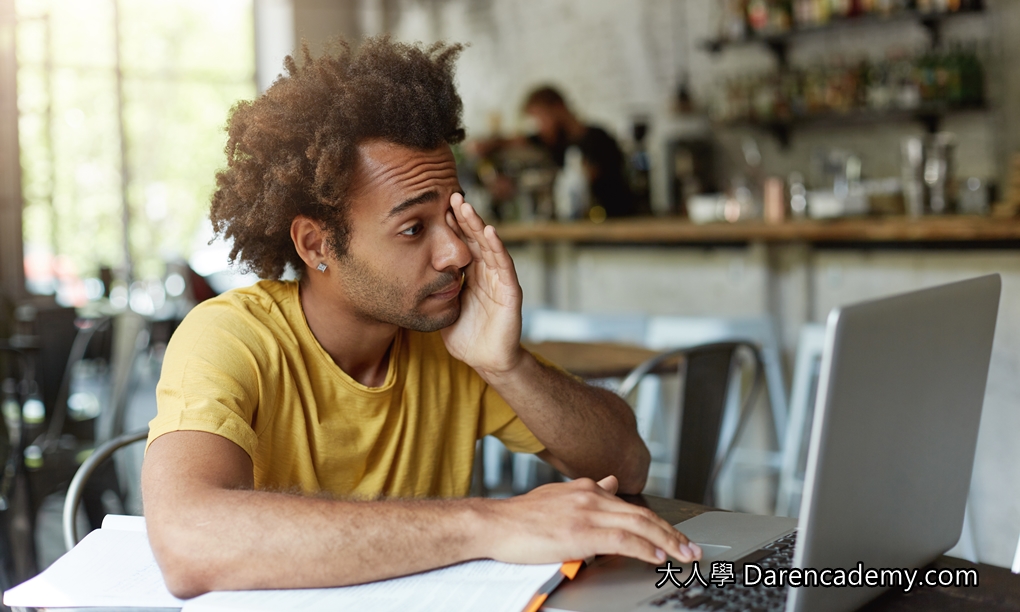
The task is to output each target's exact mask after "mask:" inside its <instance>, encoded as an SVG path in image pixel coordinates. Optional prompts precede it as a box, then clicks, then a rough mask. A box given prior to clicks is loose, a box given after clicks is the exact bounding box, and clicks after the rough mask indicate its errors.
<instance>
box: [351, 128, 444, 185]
mask: <svg viewBox="0 0 1020 612" xmlns="http://www.w3.org/2000/svg"><path fill="white" fill-rule="evenodd" d="M358 153H359V160H358V178H357V184H358V189H357V191H359V192H361V193H364V192H365V191H372V190H376V189H380V188H381V189H386V190H387V191H389V190H398V191H401V192H410V191H417V190H421V189H424V188H427V187H433V186H436V185H437V184H441V183H444V182H448V181H451V182H456V180H457V164H456V161H455V160H454V157H453V151H452V150H450V146H449V145H447V144H445V143H443V144H442V145H440V146H438V147H436V148H435V149H430V150H427V151H424V150H421V149H413V148H410V147H405V146H402V145H399V144H394V143H392V142H386V141H381V140H373V141H368V142H364V143H362V144H360V145H358Z"/></svg>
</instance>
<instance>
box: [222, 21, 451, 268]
mask: <svg viewBox="0 0 1020 612" xmlns="http://www.w3.org/2000/svg"><path fill="white" fill-rule="evenodd" d="M462 48H463V47H462V45H456V44H454V45H448V44H445V43H435V44H432V45H429V46H427V47H425V46H422V45H421V44H420V43H419V44H414V45H411V44H404V43H398V42H394V41H392V40H390V39H389V38H388V37H379V38H372V39H368V40H367V41H365V42H364V43H362V45H361V46H360V48H358V49H357V51H354V50H352V49H351V47H350V45H348V44H347V43H346V42H344V41H339V43H338V44H337V45H336V46H335V51H334V53H326V54H324V55H323V56H321V57H318V58H314V59H313V58H312V56H311V53H310V52H309V50H308V45H307V44H304V45H302V49H301V56H302V61H301V64H300V65H298V62H296V61H295V60H294V58H293V57H291V56H288V57H287V58H286V60H285V62H284V63H285V67H286V69H287V75H286V76H283V77H281V78H280V79H278V80H277V81H276V82H275V83H274V84H273V86H272V87H270V88H269V89H268V90H267V91H266V92H265V94H263V95H262V96H260V97H258V98H257V99H255V100H253V101H242V102H239V103H237V104H236V105H235V106H234V107H233V108H232V109H231V112H230V118H229V119H228V121H227V134H228V139H227V146H226V154H227V168H226V169H225V170H222V171H220V172H218V173H217V174H216V190H215V192H214V193H213V196H212V206H211V209H210V214H209V217H210V219H211V220H212V226H213V229H214V230H215V231H216V234H217V235H218V236H223V237H226V238H228V239H232V240H233V246H232V248H231V251H230V261H231V263H235V262H239V263H240V266H241V268H242V269H244V270H246V271H251V272H255V273H256V274H258V275H259V276H260V277H262V278H273V279H277V278H280V276H281V275H283V273H284V270H285V269H286V265H287V264H288V263H289V264H291V265H292V266H293V267H294V269H295V270H297V271H298V272H299V273H300V272H302V271H303V269H304V265H303V262H302V260H301V258H300V257H299V256H298V254H297V251H296V250H295V248H294V244H293V242H292V241H291V238H290V226H291V222H292V221H293V220H294V218H295V217H296V216H298V215H304V216H307V217H309V218H311V219H314V220H316V221H320V222H323V223H324V225H325V226H326V228H327V238H326V240H327V245H328V246H329V248H330V249H331V250H332V251H333V252H334V253H335V254H336V256H338V257H339V256H343V255H344V254H345V253H346V250H347V246H348V243H349V239H350V225H349V220H348V217H347V210H348V201H347V196H348V193H349V190H350V188H351V184H352V181H353V179H354V177H355V174H356V171H357V165H358V145H359V144H360V143H363V142H366V141H369V140H384V141H386V142H391V143H394V144H399V145H402V146H405V147H409V148H414V149H418V150H431V149H434V148H436V147H438V146H440V145H442V144H443V143H444V142H445V143H447V144H451V145H452V144H456V143H458V142H460V141H462V140H463V139H464V127H463V125H462V124H461V113H462V110H463V104H462V103H461V100H460V96H459V95H458V94H457V90H456V87H455V85H454V81H453V73H454V62H455V61H456V59H457V56H458V55H459V54H460V51H461V49H462Z"/></svg>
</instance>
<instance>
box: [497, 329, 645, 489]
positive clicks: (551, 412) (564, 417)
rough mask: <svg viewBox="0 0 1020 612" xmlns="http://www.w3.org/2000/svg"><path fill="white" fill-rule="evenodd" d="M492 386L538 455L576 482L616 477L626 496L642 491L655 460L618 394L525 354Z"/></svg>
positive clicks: (500, 375) (632, 414)
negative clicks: (535, 441)
mask: <svg viewBox="0 0 1020 612" xmlns="http://www.w3.org/2000/svg"><path fill="white" fill-rule="evenodd" d="M485 377H486V380H487V382H488V383H489V384H490V385H492V387H493V388H494V389H495V390H496V392H497V393H499V395H500V397H502V398H503V399H505V400H506V402H507V403H508V404H510V406H511V407H512V408H513V409H514V412H516V413H517V416H519V417H520V418H521V420H522V421H523V422H524V424H525V425H527V426H528V429H530V430H531V432H532V433H533V434H535V437H537V438H538V439H539V440H540V441H541V442H542V444H544V445H545V447H546V450H544V451H542V452H541V453H539V456H540V457H541V458H542V459H544V460H545V461H547V462H548V463H550V464H551V465H552V466H553V467H555V468H556V469H558V470H559V471H561V472H563V473H564V474H566V475H567V476H570V477H571V478H578V477H582V476H583V477H588V478H592V479H594V480H601V479H602V478H605V477H606V476H609V475H613V476H616V478H617V479H618V480H619V483H620V487H619V488H620V492H621V493H640V492H641V491H642V490H643V489H644V488H645V481H646V479H647V478H648V464H649V462H650V460H651V456H650V455H649V453H648V448H647V447H646V446H645V443H644V441H642V440H641V438H640V436H638V432H637V420H636V419H635V418H634V411H633V410H632V409H631V407H630V406H628V405H627V403H626V402H625V401H623V399H621V398H620V397H619V396H618V395H616V394H615V393H613V392H611V391H608V390H606V389H600V388H598V387H593V386H591V385H586V384H584V383H583V382H578V381H576V380H574V379H572V378H570V377H568V376H565V375H563V374H562V373H561V372H559V371H557V370H554V369H552V368H549V367H546V366H544V365H542V364H541V363H539V362H538V360H536V359H535V358H534V357H533V356H531V354H530V353H528V352H527V351H524V350H523V349H522V350H521V355H520V361H519V362H518V365H517V366H516V367H515V368H514V369H512V370H511V371H509V372H507V373H504V374H498V375H494V374H487V375H486V376H485Z"/></svg>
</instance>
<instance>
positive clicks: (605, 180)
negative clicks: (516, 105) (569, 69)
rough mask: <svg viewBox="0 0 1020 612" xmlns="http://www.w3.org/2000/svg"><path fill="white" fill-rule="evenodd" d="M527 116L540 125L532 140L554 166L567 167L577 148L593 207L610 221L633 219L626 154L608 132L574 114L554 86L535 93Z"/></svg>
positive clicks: (528, 102) (527, 103)
mask: <svg viewBox="0 0 1020 612" xmlns="http://www.w3.org/2000/svg"><path fill="white" fill-rule="evenodd" d="M524 112H525V113H526V114H527V115H528V116H530V117H531V118H532V119H533V120H534V121H535V123H536V124H537V128H538V133H537V134H535V135H534V136H532V137H531V138H530V139H529V140H530V141H531V143H532V144H535V145H538V146H540V147H542V148H544V149H545V150H547V151H548V152H549V155H550V157H552V160H553V162H555V163H556V165H557V166H559V167H560V168H562V167H563V165H564V159H565V156H566V152H567V149H568V148H569V147H571V146H576V147H577V148H578V149H580V151H581V155H582V156H583V158H584V165H585V170H586V174H587V175H588V187H589V193H590V194H591V198H592V206H601V207H602V208H603V209H604V210H605V213H606V216H609V217H623V216H627V215H633V214H635V213H636V212H637V211H636V210H635V209H634V201H633V194H632V193H631V190H630V186H629V185H628V183H627V177H626V175H625V173H624V158H623V152H622V151H620V147H619V145H617V144H616V141H615V140H613V137H612V136H610V135H609V134H608V133H607V132H606V131H605V130H603V129H602V128H600V127H597V126H594V125H587V124H585V123H584V122H582V121H581V120H580V119H578V117H577V115H575V114H574V113H573V111H571V110H570V108H569V107H568V106H567V103H566V101H565V100H564V99H563V95H562V94H560V92H559V91H557V90H556V89H555V88H553V87H550V86H544V87H539V88H537V89H535V90H533V91H532V92H531V93H530V94H528V97H527V98H526V99H525V102H524Z"/></svg>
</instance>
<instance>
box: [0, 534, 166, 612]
mask: <svg viewBox="0 0 1020 612" xmlns="http://www.w3.org/2000/svg"><path fill="white" fill-rule="evenodd" d="M129 522H130V521H129ZM183 604H184V602H183V601H182V600H180V599H177V598H176V597H174V596H173V595H171V594H170V591H168V590H167V588H166V584H165V583H164V582H163V574H161V573H160V571H159V566H157V565H156V559H155V558H154V557H153V556H152V549H151V548H149V538H148V536H147V535H146V534H145V532H144V531H124V530H122V529H97V530H96V531H93V532H92V533H90V534H88V535H87V536H85V539H83V540H82V541H81V542H79V543H78V545H77V546H75V547H74V548H73V549H72V550H71V551H70V552H68V553H66V554H65V555H64V556H62V557H60V558H59V559H57V560H56V561H55V562H54V563H53V565H51V566H49V567H48V568H46V570H44V571H43V572H42V573H41V574H39V575H38V576H36V577H35V578H32V579H31V580H27V581H25V582H23V583H21V584H19V585H18V586H16V587H14V588H13V589H10V590H9V591H7V592H6V593H4V605H7V606H23V607H33V608H44V607H50V608H60V607H103V606H107V607H116V606H126V607H137V608H180V607H181V606H182V605H183Z"/></svg>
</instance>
